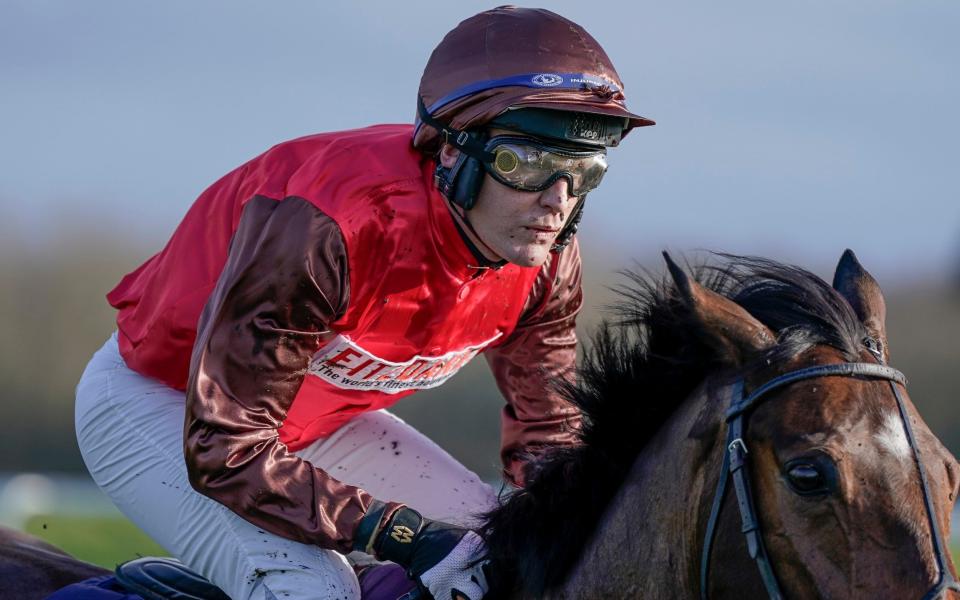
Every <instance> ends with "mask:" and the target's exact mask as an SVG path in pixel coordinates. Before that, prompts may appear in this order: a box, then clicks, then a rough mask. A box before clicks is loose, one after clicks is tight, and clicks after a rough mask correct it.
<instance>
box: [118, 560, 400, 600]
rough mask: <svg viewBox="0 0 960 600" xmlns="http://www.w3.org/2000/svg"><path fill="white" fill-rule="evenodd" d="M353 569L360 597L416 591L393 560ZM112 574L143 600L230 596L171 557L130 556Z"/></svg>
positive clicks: (385, 598) (383, 598)
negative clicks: (135, 557) (134, 558)
mask: <svg viewBox="0 0 960 600" xmlns="http://www.w3.org/2000/svg"><path fill="white" fill-rule="evenodd" d="M356 572H357V578H358V579H359V580H360V596H361V598H363V600H398V599H403V598H413V597H415V595H416V594H415V592H416V591H417V588H416V584H415V583H414V582H412V581H410V580H409V579H408V578H407V576H406V573H404V571H403V568H402V567H400V566H398V565H395V564H393V563H378V564H374V565H367V566H363V567H360V568H357V569H356ZM115 576H116V578H117V581H118V582H119V583H120V584H121V585H123V586H124V587H125V588H127V589H128V590H130V591H131V592H134V593H136V594H138V595H140V596H142V597H143V598H144V600H230V597H229V596H227V595H226V594H225V593H223V591H222V590H221V589H220V588H218V587H217V586H215V585H213V584H212V583H210V582H209V581H208V580H206V579H205V578H203V577H202V576H201V575H198V574H197V573H194V572H193V571H191V570H190V569H189V568H187V567H186V565H184V564H183V563H182V562H180V561H179V560H176V559H173V558H157V557H152V556H148V557H144V558H138V559H136V560H131V561H129V562H125V563H123V564H122V565H119V566H118V567H117V569H116V573H115Z"/></svg>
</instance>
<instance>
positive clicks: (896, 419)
mask: <svg viewBox="0 0 960 600" xmlns="http://www.w3.org/2000/svg"><path fill="white" fill-rule="evenodd" d="M874 435H875V437H876V440H877V443H878V444H879V445H880V447H881V448H883V449H884V450H886V451H887V452H889V453H890V454H892V455H893V456H895V457H897V458H899V459H900V460H906V459H909V458H910V454H911V453H910V443H909V442H908V441H907V434H906V433H904V431H903V423H902V422H901V420H900V414H899V413H887V415H886V417H885V418H884V419H883V425H882V426H881V427H880V431H878V432H877V433H876V434H874Z"/></svg>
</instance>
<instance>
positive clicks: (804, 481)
mask: <svg viewBox="0 0 960 600" xmlns="http://www.w3.org/2000/svg"><path fill="white" fill-rule="evenodd" d="M820 463H821V461H818V460H815V459H814V460H811V459H797V460H793V461H790V462H789V463H787V465H786V466H785V469H784V471H785V473H786V476H787V477H786V478H787V483H788V484H789V485H790V487H791V488H792V489H793V491H794V492H796V493H797V494H800V495H801V496H816V495H824V494H829V493H830V492H831V491H832V488H833V487H834V485H833V483H834V481H835V477H833V476H832V469H829V468H828V465H823V464H820Z"/></svg>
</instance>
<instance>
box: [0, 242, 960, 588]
mask: <svg viewBox="0 0 960 600" xmlns="http://www.w3.org/2000/svg"><path fill="white" fill-rule="evenodd" d="M719 256H720V262H719V264H713V265H706V266H701V267H699V268H696V269H693V273H691V274H688V273H687V272H686V271H685V270H684V269H681V268H680V267H679V266H678V265H677V264H676V263H675V262H674V261H673V260H672V259H671V258H670V257H669V256H668V255H666V254H664V257H665V259H666V262H667V273H668V274H667V275H666V276H664V277H656V276H654V275H652V274H649V273H642V272H634V273H628V276H629V283H628V284H626V285H625V286H623V287H622V288H621V290H620V291H621V293H622V298H623V300H622V301H621V302H620V304H619V306H618V316H617V317H616V318H614V319H610V320H608V321H606V322H605V323H604V324H603V325H601V327H600V329H599V331H598V332H597V334H595V336H594V339H593V344H592V347H591V349H590V350H589V351H587V353H586V354H585V356H584V359H583V361H582V363H581V366H580V367H579V369H578V374H579V376H578V377H576V378H573V379H571V380H570V381H563V382H559V383H558V384H557V385H559V386H560V387H561V388H562V389H563V391H564V393H565V394H566V396H567V397H568V398H569V399H570V401H571V402H573V403H574V404H576V405H577V406H578V407H580V409H581V410H582V413H583V420H582V424H581V425H580V426H579V427H578V428H577V435H578V438H579V443H578V444H576V445H575V446H573V447H569V448H562V449H552V450H544V451H542V452H540V454H539V455H534V454H531V456H530V462H529V463H528V468H527V471H526V485H525V487H524V488H522V489H521V490H518V491H516V492H514V493H513V494H510V495H509V496H507V497H506V498H505V499H504V500H503V502H502V503H501V504H500V505H499V506H497V507H496V508H495V509H493V510H492V511H491V512H490V513H488V514H487V515H486V517H485V522H484V525H483V526H482V527H481V529H480V533H481V535H482V536H483V538H484V540H485V541H486V545H487V549H488V552H487V556H486V560H488V561H489V564H488V571H489V573H490V575H491V577H490V581H491V585H492V589H491V591H490V593H489V594H488V596H487V597H488V598H493V599H503V598H508V599H517V600H520V599H527V598H554V599H564V600H566V599H573V598H657V599H660V598H665V599H670V598H677V599H679V598H697V597H699V598H701V599H704V600H707V599H722V598H763V597H771V598H782V597H789V598H801V599H805V598H861V597H880V598H925V599H926V598H931V599H932V598H942V597H946V598H953V599H955V600H956V599H960V594H958V592H957V590H960V585H958V584H957V583H956V571H955V568H954V565H953V563H952V561H951V559H950V556H949V554H948V553H947V552H946V551H945V547H944V540H945V536H946V535H948V534H949V527H950V512H951V508H952V506H953V503H954V501H955V499H956V496H957V492H958V485H960V465H958V463H957V461H956V459H955V458H954V457H953V456H952V455H951V454H950V452H949V451H947V450H946V449H945V448H944V447H943V445H942V444H941V443H940V442H939V441H938V440H937V439H936V437H935V436H934V435H933V434H932V433H931V432H930V430H929V429H928V427H927V426H926V424H925V423H924V422H923V420H922V419H921V417H920V415H919V414H918V413H917V411H916V408H915V407H914V406H913V404H912V403H911V401H910V399H909V397H908V396H907V395H906V390H905V387H904V385H905V381H906V380H905V378H904V377H903V375H902V374H900V373H899V371H896V370H895V369H893V368H891V367H889V366H887V365H886V363H887V362H888V361H889V358H890V353H889V347H888V344H887V337H886V332H885V304H884V300H883V295H882V293H881V291H880V288H879V285H878V284H877V283H876V281H875V280H874V279H873V277H872V276H871V275H870V274H869V273H867V271H866V270H865V269H864V268H863V267H862V266H861V265H860V263H859V261H857V259H856V257H855V256H854V254H853V253H852V252H851V251H849V250H848V251H846V252H845V253H844V254H843V256H842V257H841V259H840V262H839V264H838V266H837V269H836V273H835V276H834V280H833V284H832V285H830V284H827V283H826V282H824V281H823V280H821V279H820V278H818V277H817V276H815V275H813V274H812V273H809V272H807V271H805V270H802V269H800V268H797V267H792V266H788V265H783V264H780V263H777V262H774V261H770V260H766V259H762V258H755V257H738V256H731V255H719ZM731 490H732V491H731ZM4 535H5V534H4V532H2V531H0V548H3V547H5V543H4V542H3V537H4ZM14 545H15V546H17V548H18V550H19V551H20V552H21V553H27V554H28V555H29V553H30V552H32V551H33V550H32V549H31V548H30V547H29V546H28V545H24V544H22V543H19V544H14ZM44 551H45V552H51V550H50V549H49V548H46V549H44ZM57 558H58V559H59V558H60V557H57ZM3 560H7V553H0V561H3ZM27 562H29V561H27ZM17 568H18V569H19V570H20V571H19V575H22V574H23V570H24V569H27V567H24V566H18V567H17ZM61 568H63V567H62V565H52V564H51V563H49V562H46V563H44V564H43V566H42V567H41V568H40V569H41V572H40V577H41V578H42V577H43V576H44V575H45V576H47V577H48V578H49V579H50V580H51V581H52V580H53V578H54V576H57V577H61V575H62V572H61V571H59V569H61ZM74 568H76V567H75V565H74ZM44 569H46V570H47V571H48V572H46V573H44V572H43V570H44ZM54 571H56V572H54ZM0 572H6V571H3V570H2V569H0ZM61 580H62V577H61ZM9 585H10V584H9V582H8V581H7V580H6V579H5V578H4V579H0V586H3V587H2V588H0V589H3V590H4V597H22V598H33V597H37V598H42V597H44V596H45V594H43V593H40V594H34V595H30V594H29V593H28V592H30V591H31V590H26V591H24V593H23V595H21V596H17V595H14V594H10V593H7V592H9V591H10V589H11V588H10V587H9ZM37 585H39V584H37ZM36 589H40V588H39V587H37V588H36Z"/></svg>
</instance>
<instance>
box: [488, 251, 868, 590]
mask: <svg viewBox="0 0 960 600" xmlns="http://www.w3.org/2000/svg"><path fill="white" fill-rule="evenodd" d="M717 256H719V257H720V259H721V261H720V263H719V264H715V265H701V266H699V267H697V268H695V269H694V277H695V278H696V280H697V281H699V282H700V283H701V285H703V286H705V287H707V288H708V289H710V290H713V291H715V292H717V293H719V294H722V295H723V296H725V297H727V298H730V299H731V300H733V301H735V302H736V303H737V304H739V305H740V306H742V307H744V308H745V309H746V310H747V311H748V312H750V313H751V314H752V315H753V316H754V317H756V318H757V319H759V320H760V321H762V322H763V323H764V324H765V325H767V326H768V327H770V328H771V329H772V330H773V331H774V332H775V333H776V334H777V336H778V338H777V341H778V343H777V344H776V345H775V346H774V347H773V348H772V349H771V350H770V351H769V352H768V353H766V354H765V355H764V356H762V357H758V359H757V363H758V364H763V363H766V364H770V363H767V361H768V360H770V361H774V362H779V361H783V360H785V359H788V358H790V357H792V356H795V355H797V354H798V353H800V352H802V351H804V350H805V349H807V348H809V347H811V346H812V345H820V344H824V345H829V346H832V347H834V348H836V349H837V350H839V351H840V352H842V353H843V354H844V355H845V357H846V358H847V359H848V360H856V358H857V355H858V354H859V352H860V349H861V348H862V340H863V339H864V337H865V336H866V332H865V330H864V328H863V325H862V324H861V323H860V321H859V320H858V319H857V317H856V315H855V313H854V312H853V310H852V309H851V308H850V305H849V304H848V303H847V301H846V300H845V299H844V298H843V297H842V296H840V294H838V293H837V292H836V291H835V290H834V289H833V288H832V287H830V285H828V284H827V283H826V282H824V281H823V280H821V279H820V278H819V277H817V276H816V275H813V274H812V273H809V272H807V271H805V270H803V269H800V268H798V267H793V266H789V265H784V264H780V263H777V262H774V261H770V260H766V259H762V258H756V257H743V256H732V255H717ZM625 275H626V276H627V278H628V280H629V281H628V283H627V284H626V285H624V286H622V287H621V288H618V290H617V292H618V293H619V295H620V296H621V300H620V302H619V303H618V304H617V305H616V307H615V311H616V318H614V319H609V320H606V321H605V322H604V323H603V324H602V325H601V326H600V329H599V331H598V332H597V333H596V334H595V335H594V336H593V340H592V341H593V344H592V347H591V348H590V350H589V351H588V352H587V353H586V354H585V357H584V359H583V361H582V362H581V365H580V366H579V368H578V378H577V379H578V381H577V383H576V384H571V385H568V386H566V387H565V389H564V392H565V395H566V396H567V397H568V398H569V400H570V401H571V402H573V403H574V404H576V405H577V406H578V407H580V409H581V410H582V411H583V414H584V419H583V427H582V430H581V432H580V435H579V437H580V441H581V442H582V444H581V445H579V446H576V447H573V448H565V449H557V450H553V451H551V452H550V453H548V454H546V455H544V456H542V457H541V458H539V459H538V460H537V461H536V462H535V463H534V464H533V467H534V468H532V469H529V470H528V481H527V485H526V486H525V487H524V489H523V490H520V491H518V492H516V493H514V494H512V495H511V496H510V497H509V498H508V499H507V500H506V501H505V502H504V503H503V504H502V505H501V506H499V507H498V508H497V509H495V510H494V511H492V512H491V513H490V514H489V515H487V520H486V525H485V526H484V527H483V529H482V530H481V534H482V535H483V536H484V538H485V539H486V541H487V546H488V549H489V558H490V560H491V563H492V569H491V571H492V572H493V573H494V574H495V578H494V581H493V590H492V595H491V597H494V598H497V597H500V595H501V594H503V593H505V592H506V591H508V590H513V589H522V590H523V591H524V592H525V593H526V594H528V595H529V596H532V597H541V596H542V595H543V593H544V591H545V590H547V589H549V588H551V587H553V586H556V585H559V584H560V583H562V581H563V579H564V577H565V575H566V574H568V573H569V572H570V570H571V568H572V566H573V565H574V564H575V561H576V560H577V558H578V555H579V552H580V550H581V549H582V548H583V546H584V545H585V544H586V543H587V541H588V539H589V536H590V534H591V532H592V531H593V529H594V527H595V526H596V524H597V522H598V520H599V518H600V516H601V515H602V513H603V511H604V509H605V508H606V506H607V504H608V503H609V501H610V499H611V498H612V497H613V495H614V494H615V493H616V491H617V489H618V488H619V487H620V485H621V483H622V482H623V480H624V478H625V476H626V474H627V472H628V470H629V469H630V467H631V465H632V464H633V462H634V460H635V459H636V457H637V455H638V453H639V452H640V451H641V450H642V449H643V447H644V446H645V445H646V444H647V442H648V441H649V440H650V439H651V438H652V437H653V436H654V434H656V432H657V430H659V429H660V427H661V426H662V425H663V424H664V423H665V422H666V421H667V420H668V419H669V418H670V416H671V415H672V414H673V412H674V410H675V409H676V408H677V407H678V406H679V405H680V404H681V402H682V401H683V400H684V399H685V398H686V397H687V396H689V394H690V393H692V392H693V390H694V389H695V388H696V387H697V386H698V385H700V383H701V382H702V381H703V380H704V379H705V378H706V377H707V375H708V374H710V373H711V372H714V371H716V370H718V369H719V368H720V364H721V360H720V359H721V357H719V356H716V355H715V352H714V351H713V350H711V348H710V347H708V346H707V345H706V344H705V343H704V341H703V340H702V339H701V337H702V336H701V335H700V332H699V331H698V327H697V325H696V323H695V322H693V320H692V319H691V318H690V316H689V314H688V312H687V310H686V309H685V307H684V306H683V305H682V303H681V302H680V301H679V300H678V299H677V297H676V296H675V293H674V290H673V284H672V282H670V280H669V279H668V278H666V277H663V278H658V277H655V276H654V275H653V274H651V273H649V272H646V271H644V272H626V273H625Z"/></svg>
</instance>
